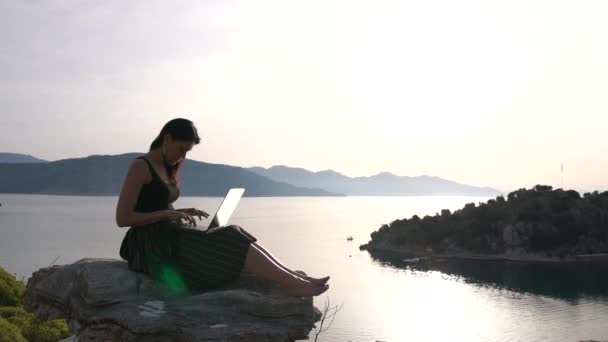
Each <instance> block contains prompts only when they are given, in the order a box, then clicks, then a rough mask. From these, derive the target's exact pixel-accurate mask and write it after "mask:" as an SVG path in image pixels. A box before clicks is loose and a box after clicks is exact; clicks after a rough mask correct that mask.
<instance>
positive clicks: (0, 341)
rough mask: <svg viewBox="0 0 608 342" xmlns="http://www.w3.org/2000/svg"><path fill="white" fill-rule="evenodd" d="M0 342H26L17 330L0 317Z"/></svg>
mask: <svg viewBox="0 0 608 342" xmlns="http://www.w3.org/2000/svg"><path fill="white" fill-rule="evenodd" d="M0 342H27V340H26V339H25V338H24V337H23V335H21V332H20V331H19V328H17V327H16V326H14V325H12V324H11V323H9V322H8V321H7V320H5V319H4V318H1V317H0Z"/></svg>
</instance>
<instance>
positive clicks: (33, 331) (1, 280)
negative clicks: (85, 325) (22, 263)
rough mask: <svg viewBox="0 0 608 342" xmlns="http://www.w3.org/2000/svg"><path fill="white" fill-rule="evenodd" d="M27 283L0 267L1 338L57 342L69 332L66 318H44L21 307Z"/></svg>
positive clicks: (2, 341) (1, 340)
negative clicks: (40, 318)
mask: <svg viewBox="0 0 608 342" xmlns="http://www.w3.org/2000/svg"><path fill="white" fill-rule="evenodd" d="M24 292H25V286H24V285H23V284H22V283H21V282H19V281H17V279H15V277H14V276H13V275H12V274H9V273H8V272H6V271H5V270H4V269H2V267H0V342H5V341H6V342H21V341H23V342H28V341H29V342H57V341H59V340H61V339H64V338H66V337H68V336H70V330H69V329H68V325H67V323H66V321H65V320H52V321H42V320H39V319H37V318H36V317H34V315H32V314H31V313H29V312H26V311H25V310H23V308H22V307H21V300H22V298H23V293H24Z"/></svg>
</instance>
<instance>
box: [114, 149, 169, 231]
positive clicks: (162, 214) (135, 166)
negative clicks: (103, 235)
mask: <svg viewBox="0 0 608 342" xmlns="http://www.w3.org/2000/svg"><path fill="white" fill-rule="evenodd" d="M149 176H150V175H149V171H148V166H147V165H146V162H145V161H143V160H141V159H135V160H134V161H133V163H132V164H131V167H130V168H129V172H128V173H127V177H126V178H125V181H124V183H123V185H122V189H121V190H120V196H119V197H118V204H117V205H116V224H117V225H118V226H119V227H129V226H140V225H144V224H149V223H154V222H158V221H163V220H167V219H170V217H169V216H170V215H169V214H170V213H169V211H168V210H160V211H154V212H150V213H140V212H136V211H135V205H136V204H137V198H138V197H139V192H140V191H141V188H142V186H143V184H144V183H145V182H146V180H147V179H148V178H149Z"/></svg>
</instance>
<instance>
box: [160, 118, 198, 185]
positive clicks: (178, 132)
mask: <svg viewBox="0 0 608 342" xmlns="http://www.w3.org/2000/svg"><path fill="white" fill-rule="evenodd" d="M167 134H169V135H170V136H171V138H173V139H174V140H178V141H187V142H193V143H194V144H195V145H197V144H198V143H200V142H201V139H200V138H199V136H198V132H197V130H196V127H194V124H193V123H192V121H190V120H188V119H182V118H177V119H173V120H171V121H169V122H167V123H166V124H165V125H164V126H163V128H162V129H161V130H160V133H158V136H157V137H156V138H155V139H154V140H153V141H152V144H150V151H152V150H155V149H157V148H159V147H161V146H162V145H163V143H164V140H165V135H167ZM163 161H164V160H163ZM183 162H184V161H183V160H182V161H180V162H179V163H177V164H176V165H169V164H168V163H167V162H164V163H165V168H166V169H167V173H168V174H169V177H170V180H171V181H173V183H175V184H176V185H179V170H180V168H181V166H182V163H183Z"/></svg>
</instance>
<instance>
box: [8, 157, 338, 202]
mask: <svg viewBox="0 0 608 342" xmlns="http://www.w3.org/2000/svg"><path fill="white" fill-rule="evenodd" d="M139 155H141V153H128V154H121V155H114V156H90V157H86V158H74V159H64V160H58V161H52V162H47V163H20V164H15V163H0V193H26V194H53V195H91V196H93V195H117V194H118V193H119V192H120V188H121V186H122V182H123V180H124V177H125V176H126V173H127V170H128V169H129V165H130V164H131V162H132V161H133V159H135V158H136V157H137V156H139ZM181 183H182V186H181V194H182V195H185V196H224V195H225V193H226V191H227V190H228V189H229V188H231V187H244V188H245V189H246V191H245V196H340V194H336V193H331V192H328V191H325V190H321V189H310V188H301V187H296V186H293V185H290V184H287V183H282V182H277V181H274V180H271V179H268V178H266V177H263V176H259V175H257V174H255V173H253V172H251V171H249V170H246V169H244V168H242V167H235V166H229V165H221V164H209V163H203V162H199V161H194V160H186V162H185V165H184V168H183V169H182V174H181Z"/></svg>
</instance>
